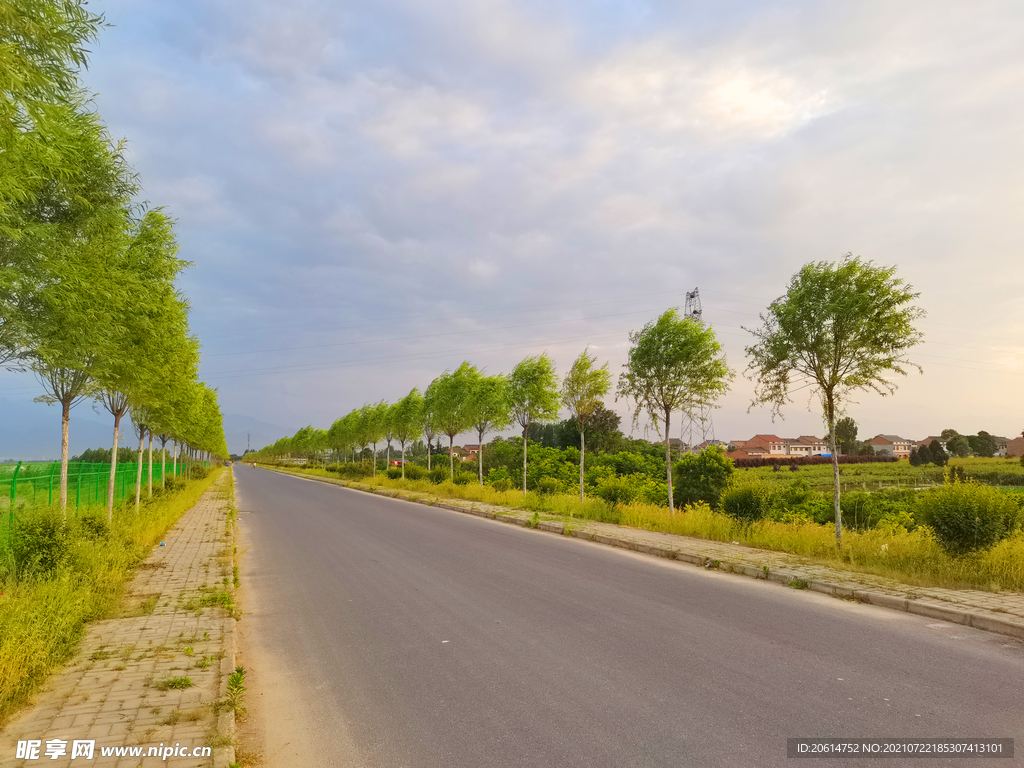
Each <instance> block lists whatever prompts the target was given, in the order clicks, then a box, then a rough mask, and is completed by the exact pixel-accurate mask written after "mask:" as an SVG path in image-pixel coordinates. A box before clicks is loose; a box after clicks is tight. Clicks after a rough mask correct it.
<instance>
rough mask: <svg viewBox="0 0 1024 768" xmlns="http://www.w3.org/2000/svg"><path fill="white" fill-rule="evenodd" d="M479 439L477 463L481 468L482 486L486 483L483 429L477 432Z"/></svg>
mask: <svg viewBox="0 0 1024 768" xmlns="http://www.w3.org/2000/svg"><path fill="white" fill-rule="evenodd" d="M476 439H477V441H478V443H477V446H476V465H477V468H478V469H479V470H480V487H481V488H483V485H484V433H483V430H481V429H478V430H477V434H476Z"/></svg>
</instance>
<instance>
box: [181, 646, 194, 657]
mask: <svg viewBox="0 0 1024 768" xmlns="http://www.w3.org/2000/svg"><path fill="white" fill-rule="evenodd" d="M183 652H184V654H185V655H186V656H191V655H192V654H194V653H195V651H194V650H192V646H191V645H186V646H185V648H184V649H183Z"/></svg>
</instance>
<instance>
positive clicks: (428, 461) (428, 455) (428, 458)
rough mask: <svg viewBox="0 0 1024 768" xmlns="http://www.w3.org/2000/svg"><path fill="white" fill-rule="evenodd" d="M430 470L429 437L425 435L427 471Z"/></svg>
mask: <svg viewBox="0 0 1024 768" xmlns="http://www.w3.org/2000/svg"><path fill="white" fill-rule="evenodd" d="M429 471H430V437H427V472H429Z"/></svg>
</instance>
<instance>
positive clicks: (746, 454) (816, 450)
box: [726, 435, 828, 459]
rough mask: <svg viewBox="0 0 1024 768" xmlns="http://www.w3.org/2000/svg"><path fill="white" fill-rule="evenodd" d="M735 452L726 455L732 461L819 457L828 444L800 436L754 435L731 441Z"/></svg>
mask: <svg viewBox="0 0 1024 768" xmlns="http://www.w3.org/2000/svg"><path fill="white" fill-rule="evenodd" d="M730 445H731V446H733V447H735V449H736V450H734V451H729V452H728V453H727V454H726V455H727V456H729V457H730V458H733V459H755V458H761V457H764V456H768V457H771V456H779V457H782V456H793V457H797V456H821V455H823V454H825V453H826V452H827V451H828V443H827V442H826V441H825V439H824V438H822V437H814V436H813V435H802V436H800V437H779V436H778V435H754V436H753V437H752V438H750V439H749V440H733V441H732V442H731V443H730Z"/></svg>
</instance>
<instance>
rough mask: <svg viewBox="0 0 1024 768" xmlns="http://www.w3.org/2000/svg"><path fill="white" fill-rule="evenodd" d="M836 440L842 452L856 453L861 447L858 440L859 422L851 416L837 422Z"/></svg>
mask: <svg viewBox="0 0 1024 768" xmlns="http://www.w3.org/2000/svg"><path fill="white" fill-rule="evenodd" d="M836 442H837V443H838V444H839V451H840V453H844V454H856V453H857V450H858V448H859V447H860V442H859V441H858V440H857V422H856V421H854V420H853V417H851V416H844V417H843V418H841V419H839V421H837V422H836Z"/></svg>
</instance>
